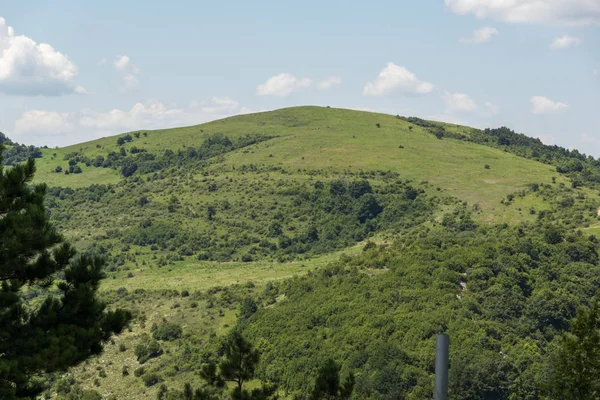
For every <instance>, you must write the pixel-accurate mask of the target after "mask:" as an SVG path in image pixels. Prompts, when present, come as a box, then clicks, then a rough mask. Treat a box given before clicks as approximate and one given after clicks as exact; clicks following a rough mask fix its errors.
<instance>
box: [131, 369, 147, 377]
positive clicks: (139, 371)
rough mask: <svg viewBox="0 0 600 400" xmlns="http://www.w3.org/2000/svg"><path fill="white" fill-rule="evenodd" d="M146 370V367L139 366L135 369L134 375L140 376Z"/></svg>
mask: <svg viewBox="0 0 600 400" xmlns="http://www.w3.org/2000/svg"><path fill="white" fill-rule="evenodd" d="M144 372H146V370H145V369H144V367H139V368H137V369H136V370H135V371H133V375H135V376H136V378H139V377H140V376H142V375H144Z"/></svg>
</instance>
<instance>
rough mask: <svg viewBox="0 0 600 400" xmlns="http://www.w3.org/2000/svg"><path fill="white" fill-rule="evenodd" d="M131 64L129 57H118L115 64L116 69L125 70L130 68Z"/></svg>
mask: <svg viewBox="0 0 600 400" xmlns="http://www.w3.org/2000/svg"><path fill="white" fill-rule="evenodd" d="M130 62H131V60H130V58H129V57H128V56H118V57H117V59H116V60H115V61H114V62H113V64H114V66H115V68H116V69H119V70H124V69H126V68H127V67H128V66H129V63H130Z"/></svg>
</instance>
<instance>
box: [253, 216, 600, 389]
mask: <svg viewBox="0 0 600 400" xmlns="http://www.w3.org/2000/svg"><path fill="white" fill-rule="evenodd" d="M459 225H460V224H459ZM526 228H527V229H526ZM526 228H525V227H521V228H519V227H517V228H510V227H504V226H498V227H489V228H483V227H475V229H470V230H467V231H457V230H455V229H456V228H454V227H451V226H448V227H444V226H442V225H438V226H437V227H436V228H434V229H430V228H424V227H420V228H416V229H415V230H414V231H413V232H412V233H411V234H409V235H406V236H405V237H404V238H403V239H399V240H397V242H396V243H395V244H393V245H387V246H377V247H375V248H372V249H370V250H369V251H366V252H360V253H358V254H357V255H356V256H355V257H353V258H348V257H347V258H344V259H343V260H340V262H338V263H335V264H333V265H331V266H329V267H327V268H325V269H324V270H321V271H317V272H316V273H313V274H309V275H308V276H305V277H300V278H296V279H293V280H289V281H287V282H284V283H281V284H279V285H278V293H279V296H285V299H286V301H285V302H281V303H278V304H276V305H275V306H274V307H270V308H264V309H263V308H261V309H259V310H258V311H257V312H256V313H255V314H254V315H253V316H252V317H251V318H250V319H249V320H248V323H247V324H246V325H245V328H244V334H245V335H246V336H247V337H248V338H249V339H251V340H252V341H254V342H255V343H261V346H260V350H261V353H262V357H261V360H268V361H261V362H260V363H259V365H258V367H257V376H258V377H260V378H262V379H265V380H272V381H275V382H285V386H286V387H287V388H288V389H289V390H290V391H291V392H292V393H307V392H310V391H311V390H312V389H313V388H312V387H310V386H308V385H307V379H306V378H307V374H304V375H299V374H298V373H297V371H308V374H310V375H311V376H314V377H316V376H317V375H318V371H316V368H315V364H317V365H319V364H321V365H324V364H325V363H326V360H327V359H328V358H335V359H337V360H341V361H342V362H343V365H345V366H347V368H348V370H354V371H356V385H355V389H354V390H355V395H356V396H358V397H360V398H363V397H371V398H395V399H403V398H426V397H428V396H430V395H431V390H432V389H431V387H432V384H433V380H432V379H433V375H432V374H431V373H430V371H432V368H433V361H434V354H435V335H436V333H439V332H447V333H449V334H450V337H451V338H452V339H453V342H452V343H453V345H452V346H451V365H452V367H451V370H450V373H451V376H450V390H451V393H452V395H451V396H452V398H456V399H485V398H494V399H509V398H511V397H510V396H516V398H538V397H540V396H541V393H540V390H539V385H538V382H539V379H540V376H539V373H538V371H539V370H540V369H542V368H543V366H544V363H545V360H544V357H543V354H544V352H545V351H547V348H548V343H549V342H550V341H551V340H552V339H553V338H555V337H559V336H560V334H561V332H563V330H564V329H566V328H567V327H568V321H569V320H570V319H571V318H573V316H574V315H575V309H576V308H577V307H578V306H579V305H580V304H587V302H588V301H589V299H590V298H591V297H592V296H593V295H594V293H595V291H596V288H597V287H598V285H599V284H600V267H598V263H597V261H596V260H597V259H596V258H595V256H594V255H593V254H597V244H594V245H593V246H592V247H590V246H589V243H592V244H593V242H591V241H590V240H588V238H587V237H583V236H569V237H568V240H565V241H563V242H560V243H557V244H549V243H547V242H546V240H545V237H544V232H545V229H544V228H543V226H539V227H534V226H528V227H526ZM457 232H458V233H457ZM572 246H574V247H576V248H578V249H580V250H578V251H573V250H569V249H570V248H571V247H572ZM583 249H586V250H585V251H584V252H588V251H589V252H590V253H589V255H587V256H584V257H580V256H579V254H580V251H583ZM574 255H575V256H574ZM373 268H375V269H377V268H381V269H382V272H380V273H371V274H370V273H369V272H368V271H369V270H370V269H373ZM386 271H387V272H386ZM359 343H360V345H357V344H359ZM290 354H293V355H294V356H293V357H290ZM348 370H346V371H348Z"/></svg>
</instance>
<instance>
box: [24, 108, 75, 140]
mask: <svg viewBox="0 0 600 400" xmlns="http://www.w3.org/2000/svg"><path fill="white" fill-rule="evenodd" d="M71 129H73V123H72V121H71V115H70V114H69V113H58V112H54V111H45V110H30V111H26V112H24V113H23V115H21V117H20V118H19V119H18V120H17V121H15V133H16V134H18V135H22V134H26V133H37V132H41V131H43V132H44V133H45V134H48V135H57V134H61V133H65V132H69V131H71Z"/></svg>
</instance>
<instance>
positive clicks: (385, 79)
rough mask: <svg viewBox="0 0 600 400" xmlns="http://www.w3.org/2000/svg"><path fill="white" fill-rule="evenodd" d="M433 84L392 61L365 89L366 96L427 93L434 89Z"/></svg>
mask: <svg viewBox="0 0 600 400" xmlns="http://www.w3.org/2000/svg"><path fill="white" fill-rule="evenodd" d="M433 88H434V86H433V84H432V83H429V82H425V81H421V80H419V79H417V77H416V75H415V74H413V73H412V72H410V71H409V70H407V69H406V68H404V67H401V66H398V65H396V64H394V63H392V62H390V63H388V64H387V65H386V66H385V67H384V68H383V69H382V70H381V72H379V75H378V76H377V78H375V80H374V81H373V82H367V84H366V85H365V88H364V90H363V95H365V96H385V95H388V94H392V93H404V94H413V95H415V94H427V93H431V92H432V91H433Z"/></svg>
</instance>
